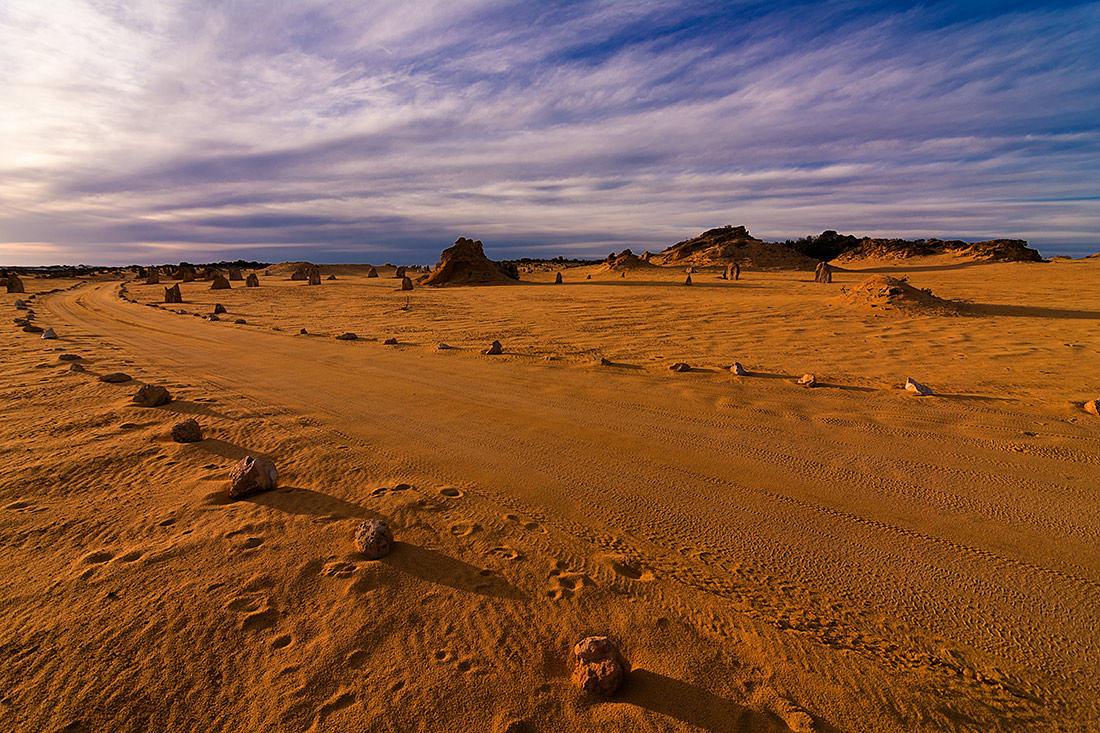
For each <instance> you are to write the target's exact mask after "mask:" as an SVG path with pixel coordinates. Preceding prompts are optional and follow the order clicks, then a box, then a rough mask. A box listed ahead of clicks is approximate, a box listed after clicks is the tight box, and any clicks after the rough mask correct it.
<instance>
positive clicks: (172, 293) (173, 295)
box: [164, 283, 183, 303]
mask: <svg viewBox="0 0 1100 733" xmlns="http://www.w3.org/2000/svg"><path fill="white" fill-rule="evenodd" d="M164 302H165V303H182V302H183V295H182V294H180V286H179V283H176V284H175V285H173V286H172V287H170V288H165V289H164Z"/></svg>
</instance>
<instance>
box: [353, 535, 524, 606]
mask: <svg viewBox="0 0 1100 733" xmlns="http://www.w3.org/2000/svg"><path fill="white" fill-rule="evenodd" d="M357 557H362V556H361V555H357ZM379 562H383V563H385V564H387V565H389V566H390V567H392V568H394V569H395V570H400V571H401V572H403V573H408V574H409V575H413V576H415V577H417V578H420V579H421V580H425V581H427V582H429V583H435V584H437V585H445V586H447V587H449V588H454V589H456V590H461V591H465V592H467V593H477V594H478V595H482V596H491V597H493V598H505V599H508V600H513V601H523V600H527V598H526V596H524V594H523V593H522V592H520V590H519V589H518V588H516V587H515V586H513V585H511V584H510V583H509V582H508V581H506V580H505V579H504V578H502V577H500V576H499V575H497V574H496V573H495V572H494V571H492V570H485V569H482V568H477V567H474V566H473V565H470V564H469V563H465V562H462V561H461V560H457V559H455V558H453V557H449V556H447V555H444V554H442V553H440V552H436V551H435V550H429V549H428V548H426V547H418V546H417V545H410V544H408V543H405V542H394V543H393V552H392V553H390V554H389V555H387V556H386V557H384V558H382V559H381V560H380V561H379Z"/></svg>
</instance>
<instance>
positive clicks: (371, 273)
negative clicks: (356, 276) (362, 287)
mask: <svg viewBox="0 0 1100 733" xmlns="http://www.w3.org/2000/svg"><path fill="white" fill-rule="evenodd" d="M367 277H378V268H375V267H372V268H370V269H369V270H367Z"/></svg>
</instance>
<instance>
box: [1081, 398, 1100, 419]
mask: <svg viewBox="0 0 1100 733" xmlns="http://www.w3.org/2000/svg"><path fill="white" fill-rule="evenodd" d="M1085 412H1088V413H1090V414H1093V415H1097V416H1100V400H1089V401H1088V402H1086V403H1085Z"/></svg>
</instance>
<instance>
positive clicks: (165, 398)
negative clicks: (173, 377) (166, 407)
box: [132, 384, 172, 407]
mask: <svg viewBox="0 0 1100 733" xmlns="http://www.w3.org/2000/svg"><path fill="white" fill-rule="evenodd" d="M132 401H133V403H134V404H135V405H138V406H140V407H159V406H160V405H163V404H166V403H168V402H171V401H172V395H171V394H169V392H168V390H167V389H165V388H164V387H161V386H160V385H159V384H146V385H144V386H142V388H141V389H139V390H138V391H137V394H135V395H134V396H133V400H132Z"/></svg>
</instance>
